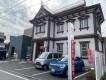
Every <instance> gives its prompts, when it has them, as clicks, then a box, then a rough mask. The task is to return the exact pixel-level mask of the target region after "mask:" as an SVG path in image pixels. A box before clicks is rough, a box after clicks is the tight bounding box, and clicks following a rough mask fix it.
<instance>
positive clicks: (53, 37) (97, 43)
mask: <svg viewBox="0 0 106 80" xmlns="http://www.w3.org/2000/svg"><path fill="white" fill-rule="evenodd" d="M103 21H104V16H103V13H102V9H101V5H100V4H95V5H91V6H86V5H85V4H84V3H78V4H73V5H70V6H68V7H66V8H63V9H62V10H58V11H57V10H56V11H51V10H50V9H49V8H47V7H46V6H44V5H42V6H41V8H40V10H39V11H38V13H37V14H36V16H35V17H34V19H32V20H31V21H30V22H31V23H32V24H33V43H34V46H33V60H34V59H35V58H37V57H38V56H39V55H40V54H41V53H42V52H43V51H54V52H62V53H63V55H67V54H68V27H70V24H71V23H73V25H74V35H75V53H76V56H80V57H83V58H86V57H87V51H86V49H87V48H91V49H93V50H96V51H99V52H102V51H103V45H102V40H101V39H102V34H101V24H102V23H103Z"/></svg>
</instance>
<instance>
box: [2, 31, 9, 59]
mask: <svg viewBox="0 0 106 80" xmlns="http://www.w3.org/2000/svg"><path fill="white" fill-rule="evenodd" d="M5 39H6V36H5V35H4V33H3V32H0V60H2V59H6V51H7V49H6V44H5V43H4V41H5Z"/></svg>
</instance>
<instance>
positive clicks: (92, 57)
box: [87, 48, 95, 67]
mask: <svg viewBox="0 0 106 80" xmlns="http://www.w3.org/2000/svg"><path fill="white" fill-rule="evenodd" d="M87 56H88V63H89V64H92V65H93V67H94V65H95V55H94V51H93V50H92V49H90V48H88V49H87Z"/></svg>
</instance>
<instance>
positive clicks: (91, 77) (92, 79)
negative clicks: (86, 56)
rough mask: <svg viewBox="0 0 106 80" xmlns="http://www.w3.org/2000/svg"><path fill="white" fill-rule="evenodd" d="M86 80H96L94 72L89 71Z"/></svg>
mask: <svg viewBox="0 0 106 80" xmlns="http://www.w3.org/2000/svg"><path fill="white" fill-rule="evenodd" d="M86 80H96V78H95V70H90V71H89V72H88V73H87V74H86Z"/></svg>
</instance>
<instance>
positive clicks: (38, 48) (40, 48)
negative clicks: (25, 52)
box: [36, 41, 44, 58]
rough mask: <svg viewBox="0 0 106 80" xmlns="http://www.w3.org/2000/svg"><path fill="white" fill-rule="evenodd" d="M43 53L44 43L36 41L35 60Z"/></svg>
mask: <svg viewBox="0 0 106 80" xmlns="http://www.w3.org/2000/svg"><path fill="white" fill-rule="evenodd" d="M42 52H44V42H43V41H38V42H37V45H36V58H38V57H39V55H40V54H41V53H42Z"/></svg>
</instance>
